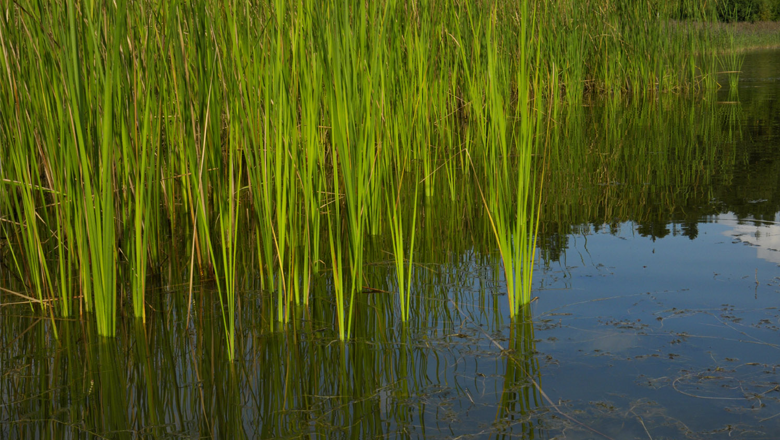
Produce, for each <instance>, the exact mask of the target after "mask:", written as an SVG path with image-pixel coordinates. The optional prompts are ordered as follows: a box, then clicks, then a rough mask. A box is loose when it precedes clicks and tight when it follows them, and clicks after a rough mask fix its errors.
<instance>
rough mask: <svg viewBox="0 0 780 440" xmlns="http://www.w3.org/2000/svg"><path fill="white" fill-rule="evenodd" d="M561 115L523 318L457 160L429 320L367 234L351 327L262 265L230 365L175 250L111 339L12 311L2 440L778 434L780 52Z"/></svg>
mask: <svg viewBox="0 0 780 440" xmlns="http://www.w3.org/2000/svg"><path fill="white" fill-rule="evenodd" d="M722 82H723V83H724V84H727V81H725V80H724V81H722ZM554 116H555V117H554V119H555V120H556V121H557V124H555V125H551V128H550V134H549V139H550V142H549V148H548V150H547V156H546V157H547V162H546V163H547V164H548V166H549V169H548V171H547V172H546V183H545V185H546V186H545V200H544V205H543V213H542V226H541V234H540V240H539V247H540V251H539V255H540V258H539V260H540V261H539V267H538V269H537V270H536V273H535V279H534V293H533V295H534V296H536V297H538V299H536V300H534V301H533V303H532V305H531V307H530V308H529V311H528V313H527V314H526V315H527V316H525V318H524V319H521V320H517V321H515V322H510V320H509V319H508V313H507V310H506V306H507V305H506V296H505V295H504V294H503V292H504V285H503V281H502V269H501V266H500V259H499V257H498V255H497V253H496V249H495V246H494V245H493V241H492V240H493V238H492V236H491V234H490V231H489V228H488V226H487V223H486V219H485V218H484V216H483V215H482V212H483V208H482V206H481V205H480V201H479V195H478V194H479V193H478V190H477V187H476V185H475V183H474V182H473V181H469V180H468V178H466V179H465V180H464V181H462V182H459V186H458V188H459V191H458V194H457V197H455V198H454V199H451V198H450V197H448V196H449V193H448V192H447V189H446V188H447V185H446V182H445V180H444V177H443V176H440V182H439V183H437V185H438V186H437V188H436V191H437V196H436V197H435V198H432V199H428V200H427V201H424V202H422V205H421V207H420V213H418V215H419V216H420V218H421V220H420V226H419V232H418V233H419V234H420V238H419V240H420V244H419V249H418V250H417V251H416V253H415V255H416V257H415V259H416V260H417V261H418V262H419V263H420V264H419V266H418V267H417V268H416V270H415V273H414V280H413V291H414V298H413V306H412V307H413V312H412V318H411V321H410V322H409V323H408V324H407V325H402V324H401V323H400V319H399V315H398V311H397V310H396V305H395V304H396V303H395V299H394V298H393V297H392V296H391V295H390V294H388V293H386V292H388V291H393V290H394V287H393V281H392V279H393V276H394V273H393V271H392V268H391V264H390V258H389V256H388V255H387V254H386V252H385V251H386V250H387V249H390V247H389V245H388V242H387V237H384V236H377V237H373V238H372V239H371V240H370V243H369V246H368V248H367V249H366V257H365V261H366V263H367V266H366V267H367V270H366V284H367V285H368V286H369V287H372V288H373V290H368V289H367V290H366V291H365V292H364V293H362V294H361V297H360V298H359V302H360V304H359V306H358V309H357V311H356V313H355V320H356V323H355V338H354V341H353V342H350V343H347V344H341V343H339V342H338V339H337V335H336V334H335V332H334V329H335V325H334V322H333V311H332V309H333V308H332V303H331V302H330V301H329V300H328V299H327V298H328V295H326V294H325V295H320V296H317V295H315V296H314V298H313V302H312V304H311V305H310V306H309V307H308V308H303V307H302V308H300V309H296V310H294V311H292V313H293V315H294V318H293V319H292V320H291V324H290V325H289V326H288V328H287V329H280V328H279V326H278V324H275V323H274V322H272V321H270V320H269V319H268V317H267V313H263V311H264V310H266V309H268V308H269V301H273V300H272V299H270V298H269V295H266V294H264V293H263V292H261V291H260V288H259V281H258V280H257V277H256V276H253V275H252V276H250V275H247V276H245V277H244V278H242V280H241V286H242V289H241V290H242V292H243V294H242V296H241V301H240V303H239V307H238V310H239V311H238V313H239V315H240V316H239V317H240V319H239V322H240V329H239V332H238V333H239V337H238V344H239V348H238V360H237V361H236V362H234V363H230V362H228V361H227V360H226V353H225V343H224V336H223V335H224V330H223V329H222V327H221V318H220V317H219V315H214V314H213V310H214V307H213V302H214V301H213V299H214V297H213V296H212V295H209V291H210V287H209V285H208V284H207V283H205V284H203V285H201V286H200V287H199V289H197V291H196V292H194V296H193V298H194V306H193V309H192V315H191V317H190V318H189V320H188V315H187V307H186V300H187V296H188V294H187V289H186V284H187V283H186V280H188V277H189V275H188V274H187V273H186V270H185V269H182V268H186V267H187V264H186V263H182V264H174V263H176V260H175V258H172V260H174V263H172V264H170V265H169V266H168V267H167V268H166V269H165V270H164V271H163V273H162V274H161V275H160V276H159V277H158V278H156V279H155V280H152V281H153V283H152V284H154V286H153V291H152V292H151V294H150V295H149V302H150V304H149V308H150V311H149V312H148V322H147V324H146V326H141V325H139V324H137V323H135V322H134V321H132V320H131V319H129V318H126V319H123V320H122V321H121V323H120V329H119V330H118V335H119V336H118V337H117V338H116V340H103V339H101V338H99V337H98V336H97V334H96V332H95V330H94V329H93V328H92V326H91V325H89V324H84V323H82V322H79V321H78V320H73V321H58V322H57V324H58V325H57V330H58V332H59V341H55V340H54V336H53V328H52V326H51V323H50V322H49V321H47V320H46V319H42V318H41V316H40V315H39V314H37V313H33V312H31V311H30V310H29V309H28V308H25V307H11V306H6V307H4V309H3V313H1V314H0V328H1V329H2V330H1V331H2V333H1V334H0V372H1V374H2V380H0V439H6V438H7V439H17V438H24V439H26V438H103V437H106V438H138V437H149V438H205V437H214V438H244V437H245V438H423V437H425V438H543V439H553V438H557V439H563V438H566V439H589V438H614V439H624V438H625V439H634V438H637V439H664V438H666V439H679V438H694V439H698V438H701V439H730V438H741V439H774V438H779V437H780V371H779V370H780V270H779V269H778V265H780V219H779V218H778V215H777V214H778V212H780V155H779V154H778V151H780V52H757V53H751V54H748V55H746V59H745V63H744V66H743V73H742V76H741V80H740V86H739V90H738V91H736V92H735V91H730V90H727V87H726V89H723V90H720V91H719V92H718V93H717V95H707V96H704V97H700V98H698V99H696V100H688V99H682V98H679V97H674V96H669V97H666V96H664V97H661V98H659V99H658V100H657V101H654V102H641V103H640V102H632V101H631V100H624V101H620V102H595V103H592V104H590V105H589V106H588V107H583V108H582V109H577V110H573V111H568V112H565V113H564V112H563V111H561V113H559V114H556V115H554ZM440 174H442V175H443V173H440ZM249 242H253V240H249ZM179 245H180V246H181V249H179V248H172V249H169V250H168V253H169V254H170V255H178V254H180V255H182V259H186V260H187V261H188V260H189V257H188V256H187V255H186V249H187V248H188V246H187V245H186V243H180V244H179ZM174 246H178V245H174ZM253 252H256V250H254V249H252V247H251V246H248V247H247V249H245V250H244V251H243V253H241V255H240V256H239V260H240V261H241V262H243V264H242V263H239V266H241V267H243V269H244V270H243V272H244V273H248V274H254V273H255V272H256V270H255V269H253V264H254V263H253V261H255V259H254V257H253V254H252V253H253ZM0 274H2V272H0ZM3 276H4V277H7V275H3ZM4 279H5V278H4ZM6 281H7V280H6ZM9 282H10V281H9ZM317 288H318V289H320V290H321V291H323V292H327V291H328V289H329V288H330V286H329V281H328V277H327V276H324V277H323V281H322V282H320V284H319V285H318V287H317ZM85 322H90V320H89V319H87V320H85Z"/></svg>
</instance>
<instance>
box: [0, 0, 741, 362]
mask: <svg viewBox="0 0 780 440" xmlns="http://www.w3.org/2000/svg"><path fill="white" fill-rule="evenodd" d="M6 7H7V13H5V14H4V15H3V17H2V20H1V22H0V50H1V51H2V53H0V77H1V78H0V96H1V98H0V100H1V102H0V145H3V146H4V148H3V149H2V150H0V188H1V190H0V240H2V241H3V242H4V244H3V246H2V249H0V259H1V260H2V263H3V265H4V268H3V270H6V271H9V272H10V273H12V274H13V277H14V278H16V279H17V280H18V281H19V283H18V286H9V287H14V288H15V289H17V290H18V295H17V297H18V296H20V295H23V296H24V297H28V298H34V299H35V301H31V302H34V303H35V304H37V305H38V306H40V308H42V309H44V313H46V314H47V315H48V316H49V317H51V318H54V316H59V317H71V316H78V315H83V314H86V315H87V316H94V318H91V317H88V318H87V319H95V320H96V321H97V327H98V332H99V333H100V334H101V335H103V336H109V337H110V336H114V335H115V334H116V316H117V313H118V311H120V310H121V311H122V313H125V314H130V313H132V314H134V315H135V316H136V317H137V318H138V319H140V320H145V314H146V308H147V306H146V301H145V298H146V295H147V294H148V292H147V289H146V280H147V278H148V277H149V276H154V275H157V274H158V272H159V271H160V268H161V267H162V266H163V264H164V262H165V261H166V259H167V258H168V255H167V254H166V249H169V248H170V247H171V246H170V243H171V242H173V241H181V242H183V243H185V244H184V246H183V248H184V249H186V252H187V255H188V257H189V261H190V263H189V269H188V277H189V279H188V298H187V301H188V304H192V302H193V295H195V294H199V293H198V292H196V289H195V285H196V284H198V283H199V282H200V281H201V280H213V286H214V289H213V290H214V293H215V294H216V295H217V297H218V298H217V299H214V301H215V302H216V301H217V300H218V302H219V308H220V310H221V311H222V318H223V322H222V324H223V327H224V332H225V338H226V341H227V347H228V352H229V356H233V355H234V352H235V350H236V349H235V345H234V344H235V340H234V338H235V332H236V326H237V325H238V324H237V323H236V321H235V317H236V307H238V304H239V302H240V297H241V292H240V290H238V289H237V279H239V278H241V277H242V276H243V274H244V273H245V272H247V267H248V266H251V267H255V268H259V273H260V274H261V280H260V285H261V289H262V290H263V291H264V292H266V293H267V296H268V298H269V300H268V306H267V307H265V306H264V307H263V308H262V312H261V313H262V315H263V317H264V319H266V320H267V322H269V323H281V324H285V325H286V324H288V323H290V322H291V321H292V320H294V319H297V318H296V317H297V316H299V315H300V310H301V309H305V308H307V307H309V304H310V301H311V300H312V295H313V292H314V291H315V290H316V289H315V286H324V287H323V288H322V290H323V291H324V292H325V293H324V295H326V296H327V297H328V300H327V301H328V302H327V304H330V307H331V308H332V311H333V316H334V318H333V325H334V327H335V328H336V329H337V331H338V334H339V338H340V339H341V340H348V339H349V338H350V337H351V334H352V332H353V320H354V318H355V307H356V303H357V302H358V301H359V298H358V295H356V294H357V293H360V292H361V291H362V290H363V288H364V283H365V277H364V273H363V267H364V259H363V253H364V249H365V247H366V245H367V237H370V236H378V235H383V234H387V235H389V236H391V237H392V248H391V249H387V253H388V254H389V255H392V256H393V265H394V268H395V269H396V277H397V280H396V282H395V284H396V289H397V292H398V293H399V300H398V301H397V304H396V307H398V308H399V309H400V313H399V316H400V319H401V321H406V320H407V319H409V318H410V315H414V310H413V306H411V305H410V304H411V302H413V301H411V302H410V295H413V293H412V292H410V291H409V290H410V286H411V284H412V283H411V280H412V278H413V276H414V271H415V270H416V269H415V256H416V255H417V254H416V253H415V252H414V249H415V246H416V245H415V242H416V240H417V241H419V240H420V237H416V238H415V232H414V231H415V229H416V228H417V225H418V222H421V221H424V220H422V219H421V218H420V216H418V203H419V202H418V200H422V199H431V198H450V199H455V198H457V197H459V182H461V181H463V180H464V179H468V180H473V181H474V182H475V183H476V185H477V186H478V188H479V194H480V197H481V202H482V203H481V206H482V208H483V211H482V212H481V213H480V215H484V216H486V217H487V218H489V222H490V225H491V234H493V235H494V237H495V239H496V243H497V244H498V247H499V251H500V254H501V257H502V259H503V264H504V269H505V273H504V274H505V280H506V281H507V282H506V284H507V286H506V287H507V292H506V293H507V296H508V297H509V299H510V300H509V310H510V314H511V315H512V316H515V315H520V314H522V313H523V312H522V309H523V307H524V305H526V304H528V302H529V301H531V290H530V286H531V281H532V275H533V264H534V259H535V255H536V252H537V250H536V232H537V227H538V224H539V215H540V213H541V212H542V207H541V200H542V198H541V194H542V193H543V191H544V188H543V186H542V182H543V181H544V170H545V166H544V164H541V165H540V163H538V162H537V161H538V159H539V158H542V157H545V154H544V153H545V152H546V151H547V148H548V145H547V144H546V141H545V133H544V132H543V131H542V129H543V126H544V124H549V123H550V121H555V120H557V119H558V116H557V115H559V114H562V113H563V112H565V111H566V106H577V105H579V104H581V103H582V100H583V99H585V98H586V97H588V96H594V95H595V96H629V97H636V98H640V99H642V98H652V97H655V96H657V95H659V94H664V93H681V94H682V93H684V94H696V93H708V92H709V91H713V90H715V89H716V88H717V87H718V85H717V73H718V72H722V71H727V72H731V73H730V83H731V87H735V84H736V79H738V71H739V65H740V63H741V59H740V57H738V56H719V55H718V49H719V48H720V47H721V46H720V45H724V44H725V45H731V46H729V47H738V45H739V44H741V43H740V42H741V41H750V40H749V38H748V37H747V35H749V33H748V32H747V31H745V32H744V33H743V34H740V31H739V29H742V28H741V27H738V26H737V27H736V28H733V29H736V30H735V31H733V32H731V31H726V34H727V35H728V36H729V38H728V39H720V38H716V37H717V36H716V34H715V31H714V30H713V29H712V28H711V27H709V26H686V27H684V28H683V31H681V32H672V33H670V32H668V31H669V29H670V28H673V27H675V23H674V22H673V18H674V13H675V11H673V10H671V9H670V10H663V9H657V8H656V6H655V2H650V1H640V2H634V1H632V2H626V1H618V2H609V3H607V4H601V3H599V4H595V3H591V2H585V3H583V2H579V1H574V0H559V1H538V2H533V1H528V0H524V1H521V2H509V1H503V0H498V1H495V2H487V1H486V2H426V1H420V2H418V1H401V0H384V1H378V2H368V3H366V2H329V1H303V0H299V1H297V2H287V1H283V0H277V1H274V2H264V3H261V4H251V3H249V2H239V1H229V2H225V3H223V2H216V1H213V0H192V1H166V2H158V1H151V0H149V1H130V2H128V1H125V0H117V1H116V2H115V3H114V2H98V1H87V0H84V1H76V0H59V1H53V2H31V1H20V2H13V3H12V4H7V6H6ZM689 13H690V14H691V15H690V16H691V17H692V18H691V19H692V20H698V21H702V22H705V21H708V22H712V20H714V18H710V17H713V16H714V15H713V12H712V11H708V10H698V9H696V7H695V6H694V5H692V6H691V7H690V10H689ZM728 26H730V25H724V26H722V27H721V25H718V27H717V28H718V29H723V28H727V29H732V28H729V27H728ZM677 29H678V30H679V29H680V28H679V27H677ZM740 35H745V36H746V37H745V38H744V39H743V38H742V37H740ZM724 41H726V42H725V43H724ZM437 176H444V181H445V182H446V185H444V186H438V187H436V186H434V184H433V182H434V181H436V178H437ZM388 228H389V229H390V231H387V229H388ZM388 232H389V233H388ZM242 247H251V248H252V249H254V251H253V252H252V253H251V258H249V257H246V256H244V255H243V253H242V252H243V251H242V250H241V248H242ZM4 289H5V288H4ZM5 290H10V289H5ZM5 297H6V295H4V296H3V297H2V298H5ZM22 298H23V297H22ZM16 300H19V298H16V299H15V301H16ZM3 302H5V299H3ZM0 305H2V304H0ZM244 306H245V307H246V306H247V305H246V304H245V305H244ZM410 308H412V310H410ZM129 310H133V311H132V312H129ZM189 320H190V313H188V315H187V321H188V322H189ZM53 322H54V320H53V319H52V323H53ZM271 325H272V324H271ZM53 328H54V329H55V331H56V327H53Z"/></svg>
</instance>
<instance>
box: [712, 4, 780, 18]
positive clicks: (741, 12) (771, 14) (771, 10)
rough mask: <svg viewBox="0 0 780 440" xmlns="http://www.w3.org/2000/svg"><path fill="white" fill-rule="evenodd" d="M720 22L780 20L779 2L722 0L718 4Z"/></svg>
mask: <svg viewBox="0 0 780 440" xmlns="http://www.w3.org/2000/svg"><path fill="white" fill-rule="evenodd" d="M718 19H719V20H720V21H727V22H734V21H750V22H755V21H769V20H778V19H780V1H778V0H720V2H719V3H718Z"/></svg>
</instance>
